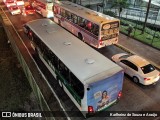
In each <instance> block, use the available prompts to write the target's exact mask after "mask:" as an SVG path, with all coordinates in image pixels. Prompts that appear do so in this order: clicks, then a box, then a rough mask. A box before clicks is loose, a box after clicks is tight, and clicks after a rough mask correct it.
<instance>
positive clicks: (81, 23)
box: [78, 17, 85, 27]
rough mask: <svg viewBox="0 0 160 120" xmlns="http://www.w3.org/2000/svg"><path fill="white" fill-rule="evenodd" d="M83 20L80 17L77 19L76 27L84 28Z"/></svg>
mask: <svg viewBox="0 0 160 120" xmlns="http://www.w3.org/2000/svg"><path fill="white" fill-rule="evenodd" d="M84 21H85V19H84V18H81V17H78V25H79V26H81V27H84V26H85V22H84Z"/></svg>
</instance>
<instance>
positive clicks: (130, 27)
mask: <svg viewBox="0 0 160 120" xmlns="http://www.w3.org/2000/svg"><path fill="white" fill-rule="evenodd" d="M127 31H128V36H131V33H132V31H133V27H132V25H131V24H130V25H129V27H128V29H127Z"/></svg>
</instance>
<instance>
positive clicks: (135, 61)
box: [112, 53, 160, 85]
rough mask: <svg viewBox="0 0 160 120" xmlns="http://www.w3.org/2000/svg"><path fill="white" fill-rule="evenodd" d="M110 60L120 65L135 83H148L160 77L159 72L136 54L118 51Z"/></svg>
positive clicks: (154, 81)
mask: <svg viewBox="0 0 160 120" xmlns="http://www.w3.org/2000/svg"><path fill="white" fill-rule="evenodd" d="M112 60H113V61H114V62H115V63H117V64H118V65H119V66H121V67H122V68H123V69H124V72H125V73H126V74H128V75H129V76H130V77H132V78H133V81H134V82H135V83H141V84H143V85H150V84H153V83H156V82H157V81H158V80H159V79H160V72H159V71H158V70H156V69H155V67H154V66H153V65H151V64H150V63H149V62H148V61H147V60H145V59H144V58H142V57H140V56H138V55H129V54H126V53H119V54H116V55H114V56H112Z"/></svg>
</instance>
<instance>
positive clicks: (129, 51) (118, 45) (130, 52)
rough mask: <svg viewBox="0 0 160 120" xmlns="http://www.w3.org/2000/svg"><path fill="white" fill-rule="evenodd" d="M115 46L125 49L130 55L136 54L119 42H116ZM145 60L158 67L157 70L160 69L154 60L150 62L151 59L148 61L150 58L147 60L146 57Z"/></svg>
mask: <svg viewBox="0 0 160 120" xmlns="http://www.w3.org/2000/svg"><path fill="white" fill-rule="evenodd" d="M115 46H117V47H119V48H121V49H123V50H124V51H126V52H127V53H129V54H132V55H134V54H136V53H135V52H133V51H131V50H129V49H128V48H126V47H124V46H122V45H120V44H118V43H117V44H115ZM147 61H148V62H150V63H151V64H152V65H153V66H155V67H156V69H158V70H159V71H160V66H158V65H157V64H155V63H154V62H152V61H150V60H148V59H147Z"/></svg>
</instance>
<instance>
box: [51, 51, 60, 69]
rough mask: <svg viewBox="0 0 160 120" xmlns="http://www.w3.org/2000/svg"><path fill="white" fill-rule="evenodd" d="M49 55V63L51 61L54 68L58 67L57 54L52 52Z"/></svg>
mask: <svg viewBox="0 0 160 120" xmlns="http://www.w3.org/2000/svg"><path fill="white" fill-rule="evenodd" d="M51 56H52V58H51V63H52V65H53V66H54V67H55V68H56V69H58V58H57V56H56V55H55V54H54V53H51Z"/></svg>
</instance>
